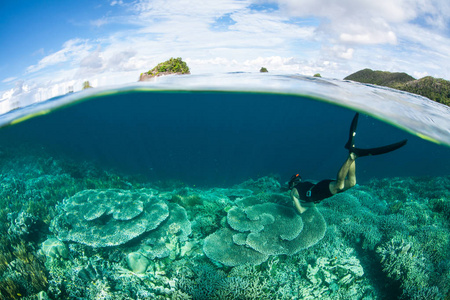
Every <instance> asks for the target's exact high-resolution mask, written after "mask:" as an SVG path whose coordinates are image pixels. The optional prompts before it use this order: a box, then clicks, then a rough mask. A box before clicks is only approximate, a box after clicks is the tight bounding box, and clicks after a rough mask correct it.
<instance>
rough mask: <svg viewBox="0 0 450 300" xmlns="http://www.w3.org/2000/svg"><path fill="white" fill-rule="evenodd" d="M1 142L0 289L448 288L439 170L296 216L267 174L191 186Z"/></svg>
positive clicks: (435, 293) (11, 293)
mask: <svg viewBox="0 0 450 300" xmlns="http://www.w3.org/2000/svg"><path fill="white" fill-rule="evenodd" d="M2 151H3V154H2V156H0V162H1V163H0V171H1V174H2V175H1V180H0V204H1V205H0V221H1V222H0V299H54V300H56V299H57V300H59V299H286V300H287V299H319V298H320V299H333V300H334V299H388V298H390V299H448V297H450V253H449V252H448V249H449V247H450V217H449V216H450V177H426V178H389V179H373V180H372V181H371V182H369V183H367V184H365V185H363V186H355V187H354V188H352V189H350V190H348V191H346V192H345V193H340V194H337V195H335V196H333V197H331V198H329V199H326V200H324V201H322V202H321V203H320V204H319V205H317V206H316V208H314V209H311V210H309V211H307V212H306V213H305V214H302V215H298V214H297V213H296V211H295V210H294V209H293V206H292V203H291V201H290V199H289V197H288V195H287V193H285V192H283V191H282V189H281V185H280V183H279V180H278V179H277V178H276V177H273V176H268V177H261V178H258V179H250V180H248V181H246V182H244V183H242V184H239V185H236V186H234V187H232V188H212V189H201V188H194V187H188V186H185V185H183V184H180V183H179V182H175V181H174V182H169V181H168V182H146V180H144V179H142V178H140V177H131V176H129V175H124V174H120V173H118V172H116V171H113V170H106V169H103V168H99V167H97V166H95V165H93V164H90V163H74V162H72V161H71V160H69V159H67V158H61V157H60V158H57V157H52V155H50V154H49V153H45V149H35V150H34V151H35V152H34V154H33V153H31V154H30V150H29V149H13V150H11V151H8V149H2ZM50 228H51V230H52V231H50V230H49V229H50Z"/></svg>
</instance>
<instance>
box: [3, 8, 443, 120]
mask: <svg viewBox="0 0 450 300" xmlns="http://www.w3.org/2000/svg"><path fill="white" fill-rule="evenodd" d="M448 16H450V1H448V0H377V1H373V0H273V1H265V0H213V1H204V0H133V1H131V0H97V1H95V0H77V1H68V0H42V1H29V0H2V1H1V2H0V19H1V20H2V26H1V29H0V41H1V45H2V46H1V47H0V113H1V112H4V111H6V110H8V109H10V108H11V107H14V105H15V104H14V103H16V105H17V103H19V102H20V103H22V104H23V103H26V104H29V103H33V102H37V101H43V100H46V99H48V98H51V97H54V96H58V95H63V94H65V93H67V92H68V91H72V90H73V91H78V90H81V88H82V84H83V82H84V81H86V80H88V81H89V82H90V83H91V85H92V86H94V87H100V86H110V85H115V84H126V83H132V82H136V81H137V80H138V78H139V75H140V73H142V72H146V71H148V70H149V69H152V68H153V67H154V66H155V65H156V64H158V63H159V62H162V61H165V60H167V59H169V58H171V57H182V58H183V60H184V61H186V62H187V64H188V66H189V67H190V69H191V73H192V74H207V73H217V72H236V71H243V72H258V71H259V69H260V68H261V67H266V68H267V69H268V70H269V72H273V73H277V74H302V75H313V74H316V73H320V74H321V76H322V77H328V78H337V79H343V78H344V77H346V76H347V75H350V74H351V73H354V72H356V71H358V70H361V69H364V68H370V69H373V70H383V71H391V72H406V73H408V74H410V75H411V76H413V77H415V78H417V79H419V78H422V77H424V76H428V75H430V76H434V77H438V78H444V79H447V80H449V79H450V26H449V22H450V18H448Z"/></svg>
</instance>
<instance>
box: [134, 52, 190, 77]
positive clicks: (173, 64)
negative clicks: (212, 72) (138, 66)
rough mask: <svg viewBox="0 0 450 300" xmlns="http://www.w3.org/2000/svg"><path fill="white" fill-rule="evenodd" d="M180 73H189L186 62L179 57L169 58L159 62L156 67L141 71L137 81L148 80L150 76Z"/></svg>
mask: <svg viewBox="0 0 450 300" xmlns="http://www.w3.org/2000/svg"><path fill="white" fill-rule="evenodd" d="M174 74H175V75H182V74H191V72H190V71H189V67H188V66H187V64H186V63H185V62H184V61H183V60H182V59H181V57H178V58H173V57H172V58H170V59H169V60H166V61H165V62H162V63H159V64H158V65H157V66H156V67H154V68H153V69H151V70H150V71H148V72H145V73H141V76H140V77H139V81H148V80H150V79H151V78H154V77H159V76H164V75H174Z"/></svg>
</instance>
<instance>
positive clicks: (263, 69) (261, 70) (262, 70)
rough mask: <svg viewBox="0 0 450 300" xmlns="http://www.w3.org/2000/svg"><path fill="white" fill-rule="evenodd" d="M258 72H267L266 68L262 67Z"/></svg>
mask: <svg viewBox="0 0 450 300" xmlns="http://www.w3.org/2000/svg"><path fill="white" fill-rule="evenodd" d="M259 72H261V73H267V72H269V71H268V70H267V69H266V68H264V67H262V68H261V69H260V70H259Z"/></svg>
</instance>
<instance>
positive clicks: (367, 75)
mask: <svg viewBox="0 0 450 300" xmlns="http://www.w3.org/2000/svg"><path fill="white" fill-rule="evenodd" d="M344 80H352V81H356V82H361V83H369V84H376V85H381V86H386V87H390V88H394V89H398V90H402V91H406V92H410V93H413V94H417V95H421V96H424V97H427V98H429V99H431V100H433V101H436V102H439V103H442V104H445V105H448V106H450V81H447V80H444V79H440V78H434V77H431V76H427V77H424V78H421V79H417V80H416V79H415V78H414V77H412V76H410V75H408V74H406V73H391V72H384V71H373V70H371V69H364V70H361V71H358V72H356V73H353V74H351V75H349V76H347V77H345V78H344Z"/></svg>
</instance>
